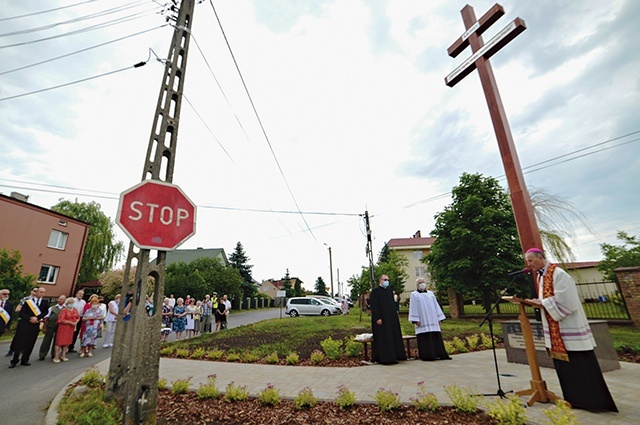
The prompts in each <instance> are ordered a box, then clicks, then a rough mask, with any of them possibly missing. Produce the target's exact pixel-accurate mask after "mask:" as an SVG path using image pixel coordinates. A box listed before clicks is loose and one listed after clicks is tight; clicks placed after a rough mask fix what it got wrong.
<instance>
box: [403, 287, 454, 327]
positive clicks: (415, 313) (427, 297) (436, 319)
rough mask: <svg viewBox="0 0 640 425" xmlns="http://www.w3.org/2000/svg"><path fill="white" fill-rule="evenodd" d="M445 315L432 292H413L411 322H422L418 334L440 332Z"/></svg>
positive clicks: (410, 308) (410, 310) (410, 306)
mask: <svg viewBox="0 0 640 425" xmlns="http://www.w3.org/2000/svg"><path fill="white" fill-rule="evenodd" d="M444 319H445V315H444V313H443V311H442V308H440V304H438V300H437V299H436V296H435V294H434V293H433V292H431V291H425V292H418V291H413V292H412V293H411V297H410V298H409V321H410V322H420V326H416V334H421V333H424V332H440V321H441V320H444Z"/></svg>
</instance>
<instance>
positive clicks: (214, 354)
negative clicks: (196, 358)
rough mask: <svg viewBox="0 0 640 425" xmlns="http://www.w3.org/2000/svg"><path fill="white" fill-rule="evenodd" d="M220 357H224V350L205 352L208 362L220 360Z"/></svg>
mask: <svg viewBox="0 0 640 425" xmlns="http://www.w3.org/2000/svg"><path fill="white" fill-rule="evenodd" d="M222 356H224V350H219V349H217V348H215V349H213V350H209V351H208V352H207V358H208V359H209V360H214V361H215V360H220V359H221V358H222Z"/></svg>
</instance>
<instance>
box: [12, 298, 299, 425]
mask: <svg viewBox="0 0 640 425" xmlns="http://www.w3.org/2000/svg"><path fill="white" fill-rule="evenodd" d="M279 317H280V309H277V308H274V309H266V310H256V311H246V312H237V313H233V314H231V317H229V324H228V326H229V328H235V327H237V326H242V325H247V324H250V323H255V322H259V321H262V320H266V319H274V318H279ZM282 319H283V320H287V319H288V316H286V315H285V314H284V309H282ZM158 337H159V336H158ZM172 337H173V334H172V335H171V337H170V340H171V339H172ZM41 341H42V338H41V337H40V338H38V341H37V342H36V345H35V347H34V350H33V353H32V354H31V359H30V362H31V366H22V365H20V364H18V365H17V366H16V367H15V368H14V369H9V360H10V358H9V357H4V355H5V354H6V353H7V351H8V350H9V343H10V342H9V341H3V342H2V343H0V388H2V389H3V390H2V395H1V396H0V412H2V418H3V419H2V420H1V421H0V422H2V423H3V424H12V425H37V424H41V423H42V422H43V420H44V417H45V415H46V413H47V409H48V407H49V404H50V403H51V401H52V400H53V398H54V397H55V396H56V394H58V392H59V391H60V390H61V389H62V388H64V387H65V386H66V385H67V384H68V383H69V382H71V381H72V380H73V379H74V378H75V377H77V376H78V375H80V374H82V373H84V371H85V370H87V369H89V368H90V367H91V366H94V365H96V364H98V363H100V362H101V361H103V360H105V359H107V358H109V357H110V356H111V349H110V348H102V341H101V340H100V339H98V343H97V345H96V348H95V349H94V350H93V357H91V358H88V357H84V358H82V359H81V358H79V357H78V355H77V354H70V355H69V361H68V362H66V363H57V364H56V363H53V362H51V360H50V359H49V358H47V359H46V360H45V361H38V350H39V348H40V343H41ZM78 345H79V342H76V348H78V347H77V346H78ZM5 420H9V422H5Z"/></svg>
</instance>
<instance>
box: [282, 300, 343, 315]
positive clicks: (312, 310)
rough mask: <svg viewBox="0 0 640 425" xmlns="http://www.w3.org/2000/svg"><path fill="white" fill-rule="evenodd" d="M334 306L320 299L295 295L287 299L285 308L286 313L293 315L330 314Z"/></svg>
mask: <svg viewBox="0 0 640 425" xmlns="http://www.w3.org/2000/svg"><path fill="white" fill-rule="evenodd" d="M332 310H333V308H332V307H331V306H330V305H329V304H325V303H323V302H321V301H320V300H317V299H315V298H311V297H293V298H289V300H288V301H287V306H286V308H285V310H284V312H285V314H288V315H289V316H291V317H296V316H301V315H302V316H313V315H321V316H330V315H331V313H332Z"/></svg>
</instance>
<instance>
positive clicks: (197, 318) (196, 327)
mask: <svg viewBox="0 0 640 425" xmlns="http://www.w3.org/2000/svg"><path fill="white" fill-rule="evenodd" d="M201 321H202V301H196V312H195V314H194V315H193V336H198V334H199V333H200V322H201Z"/></svg>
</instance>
